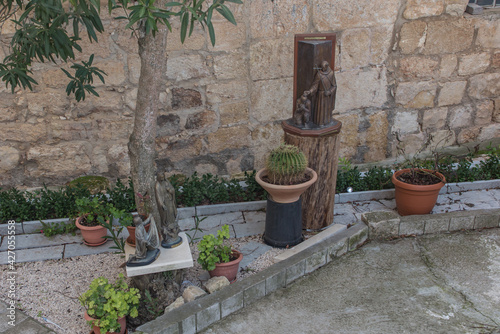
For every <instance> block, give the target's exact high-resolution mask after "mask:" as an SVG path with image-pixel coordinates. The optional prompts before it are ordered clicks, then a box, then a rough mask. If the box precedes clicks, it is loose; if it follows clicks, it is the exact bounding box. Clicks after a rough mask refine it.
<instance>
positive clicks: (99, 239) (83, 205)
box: [75, 197, 111, 246]
mask: <svg viewBox="0 0 500 334" xmlns="http://www.w3.org/2000/svg"><path fill="white" fill-rule="evenodd" d="M76 207H77V212H78V217H77V218H76V221H75V224H76V227H78V228H79V229H80V230H81V232H82V237H83V240H84V243H85V244H86V245H88V246H99V245H102V244H104V243H105V242H106V241H107V239H106V238H105V237H106V235H107V229H106V227H104V226H103V225H104V224H105V223H106V221H109V220H110V216H111V214H110V212H109V206H108V204H107V203H103V202H102V201H101V200H100V199H99V198H98V197H92V199H89V198H86V197H84V198H78V199H77V200H76Z"/></svg>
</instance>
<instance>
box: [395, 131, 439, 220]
mask: <svg viewBox="0 0 500 334" xmlns="http://www.w3.org/2000/svg"><path fill="white" fill-rule="evenodd" d="M396 139H397V141H398V146H397V150H398V153H399V154H402V155H403V156H404V157H405V160H404V162H402V163H401V164H400V165H399V166H398V167H397V168H396V171H395V172H394V174H393V175H392V178H391V181H392V183H393V184H394V188H395V199H396V207H397V210H398V213H399V214H400V215H401V216H407V215H424V214H428V213H430V212H431V211H432V209H433V208H434V206H435V205H436V201H437V198H438V195H439V191H440V190H441V188H442V187H443V186H444V185H445V184H446V178H445V177H444V175H443V174H441V173H440V172H439V171H438V170H439V167H438V166H439V160H440V154H439V152H438V150H437V148H438V146H439V144H440V143H441V141H438V142H437V143H435V144H434V145H435V147H430V146H431V144H432V143H433V142H434V138H433V137H432V136H431V135H430V134H428V138H427V140H426V141H425V142H424V144H423V145H422V147H421V148H420V150H419V151H418V152H417V153H416V154H415V155H413V156H412V157H410V156H408V155H406V154H405V150H404V147H403V146H402V142H401V140H400V139H399V134H398V133H396ZM446 139H447V138H444V139H443V140H446ZM427 148H430V152H431V155H432V156H433V159H432V161H429V162H430V163H429V162H428V163H427V165H431V167H430V168H423V167H422V163H425V161H424V162H423V161H422V160H420V159H419V158H418V156H419V155H420V154H421V153H422V152H423V151H424V150H425V149H427Z"/></svg>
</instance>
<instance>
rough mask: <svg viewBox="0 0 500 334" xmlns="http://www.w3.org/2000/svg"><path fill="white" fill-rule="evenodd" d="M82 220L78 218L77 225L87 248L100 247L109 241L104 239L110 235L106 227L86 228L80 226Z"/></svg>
mask: <svg viewBox="0 0 500 334" xmlns="http://www.w3.org/2000/svg"><path fill="white" fill-rule="evenodd" d="M81 220H82V217H78V218H77V220H76V222H75V225H76V227H78V228H79V229H80V231H82V237H83V242H84V243H85V244H86V245H87V246H100V245H103V244H104V243H106V241H108V239H106V238H104V237H105V236H106V235H107V234H108V230H107V229H106V228H105V227H104V226H101V225H98V226H85V225H82V224H80V222H81Z"/></svg>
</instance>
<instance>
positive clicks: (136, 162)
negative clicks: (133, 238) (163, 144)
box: [128, 0, 168, 224]
mask: <svg viewBox="0 0 500 334" xmlns="http://www.w3.org/2000/svg"><path fill="white" fill-rule="evenodd" d="M163 3H166V1H165V0H162V1H159V3H158V4H157V6H158V7H160V8H162V7H163ZM159 28H160V29H159V31H158V32H157V33H156V36H155V37H153V35H152V34H151V33H150V34H147V35H146V34H145V31H144V29H140V32H139V34H140V36H139V40H138V43H139V56H140V58H141V74H140V77H139V84H138V89H137V104H136V109H135V121H134V128H133V131H132V134H131V136H130V141H129V143H128V148H129V157H130V173H131V176H132V182H133V184H134V191H135V202H136V205H137V210H138V211H139V213H140V214H146V213H147V212H145V211H146V210H145V208H144V204H143V203H142V200H141V198H140V197H139V196H138V195H137V194H138V193H139V194H141V195H145V194H146V193H147V195H148V196H149V199H148V200H147V201H148V202H149V204H148V206H149V208H150V209H151V211H150V212H151V213H153V215H154V218H155V221H156V223H157V224H159V214H158V210H157V208H156V203H155V200H154V198H155V193H154V185H155V180H156V168H155V158H156V147H155V146H156V145H155V139H156V133H157V131H156V127H157V125H156V122H157V121H156V120H157V117H158V105H159V100H160V91H161V90H163V88H164V75H165V70H166V64H167V55H166V53H165V49H166V41H167V33H168V30H167V28H166V27H165V26H163V25H161V26H160V27H159Z"/></svg>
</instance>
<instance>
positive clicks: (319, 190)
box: [282, 121, 342, 230]
mask: <svg viewBox="0 0 500 334" xmlns="http://www.w3.org/2000/svg"><path fill="white" fill-rule="evenodd" d="M282 126H283V130H284V131H285V142H286V143H287V144H292V145H295V146H298V147H299V148H300V149H301V150H302V151H303V152H304V154H305V155H306V157H307V159H308V161H309V167H311V168H312V169H314V170H315V171H316V173H318V181H317V182H316V183H315V184H313V185H312V186H311V187H310V188H309V189H308V190H307V191H306V192H305V193H304V194H303V195H302V227H303V228H304V229H309V230H319V229H322V228H324V227H327V226H328V225H330V224H332V223H333V206H334V204H335V187H336V182H337V166H338V156H339V141H340V138H339V133H340V129H341V128H342V123H341V122H339V121H335V122H334V123H333V124H332V125H331V126H328V127H323V128H320V129H300V128H297V127H295V126H293V125H291V123H290V122H288V121H283V123H282Z"/></svg>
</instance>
